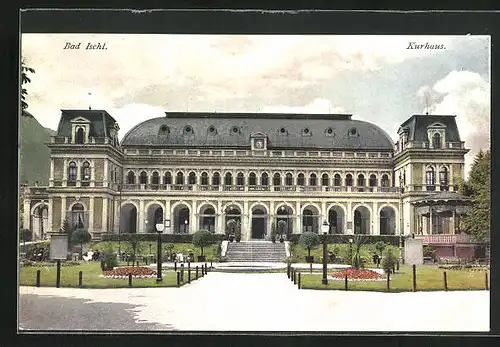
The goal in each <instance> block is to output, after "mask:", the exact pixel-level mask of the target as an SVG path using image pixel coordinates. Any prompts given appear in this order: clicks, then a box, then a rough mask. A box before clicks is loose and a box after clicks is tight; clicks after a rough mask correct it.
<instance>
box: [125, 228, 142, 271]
mask: <svg viewBox="0 0 500 347" xmlns="http://www.w3.org/2000/svg"><path fill="white" fill-rule="evenodd" d="M125 235H126V236H125ZM123 236H124V238H123V241H124V242H125V243H126V244H127V245H128V246H130V249H131V250H132V262H135V259H136V258H135V256H136V254H137V252H140V251H141V250H142V243H141V242H142V240H144V238H145V237H146V235H145V234H137V233H130V234H124V235H123ZM132 265H134V264H132Z"/></svg>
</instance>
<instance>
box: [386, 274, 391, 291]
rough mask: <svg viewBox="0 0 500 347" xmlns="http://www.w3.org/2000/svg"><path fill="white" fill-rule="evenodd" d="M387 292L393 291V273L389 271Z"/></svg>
mask: <svg viewBox="0 0 500 347" xmlns="http://www.w3.org/2000/svg"><path fill="white" fill-rule="evenodd" d="M387 291H388V292H390V291H391V272H390V271H387Z"/></svg>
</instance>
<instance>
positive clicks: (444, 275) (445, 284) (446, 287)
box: [443, 271, 448, 292]
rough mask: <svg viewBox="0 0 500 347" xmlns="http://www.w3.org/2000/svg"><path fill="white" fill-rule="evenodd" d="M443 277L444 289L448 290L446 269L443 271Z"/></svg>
mask: <svg viewBox="0 0 500 347" xmlns="http://www.w3.org/2000/svg"><path fill="white" fill-rule="evenodd" d="M443 278H444V291H445V292H447V291H448V279H447V278H446V271H443Z"/></svg>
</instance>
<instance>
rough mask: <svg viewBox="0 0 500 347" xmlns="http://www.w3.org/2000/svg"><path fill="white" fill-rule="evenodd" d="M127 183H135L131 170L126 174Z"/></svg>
mask: <svg viewBox="0 0 500 347" xmlns="http://www.w3.org/2000/svg"><path fill="white" fill-rule="evenodd" d="M127 184H135V174H134V172H133V171H129V172H128V174H127Z"/></svg>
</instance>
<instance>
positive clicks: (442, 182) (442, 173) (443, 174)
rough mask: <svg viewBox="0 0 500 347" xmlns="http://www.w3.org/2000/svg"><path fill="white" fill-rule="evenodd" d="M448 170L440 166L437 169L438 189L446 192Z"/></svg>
mask: <svg viewBox="0 0 500 347" xmlns="http://www.w3.org/2000/svg"><path fill="white" fill-rule="evenodd" d="M449 175H450V174H449V170H448V168H447V167H446V165H442V166H441V168H440V169H439V186H440V187H439V188H440V189H441V190H448V185H449V184H450V177H449Z"/></svg>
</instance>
